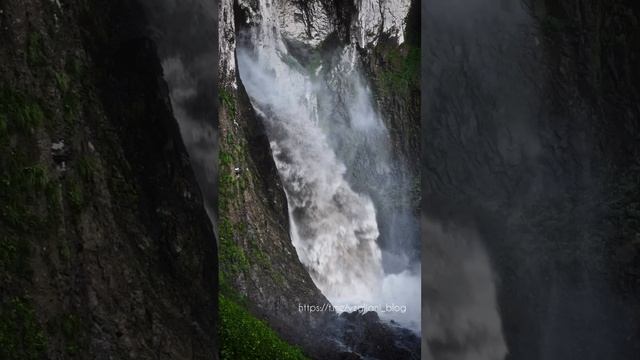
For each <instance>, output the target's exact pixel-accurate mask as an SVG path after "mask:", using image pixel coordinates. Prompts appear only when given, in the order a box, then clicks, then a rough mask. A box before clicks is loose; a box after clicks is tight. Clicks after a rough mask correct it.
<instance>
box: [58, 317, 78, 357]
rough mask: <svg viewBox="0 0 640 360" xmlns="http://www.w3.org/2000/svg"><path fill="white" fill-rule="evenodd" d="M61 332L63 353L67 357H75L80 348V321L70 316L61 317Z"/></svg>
mask: <svg viewBox="0 0 640 360" xmlns="http://www.w3.org/2000/svg"><path fill="white" fill-rule="evenodd" d="M61 332H62V336H63V338H64V341H65V351H66V352H67V354H68V355H75V354H76V353H77V352H78V350H79V348H80V345H79V339H80V337H81V336H82V323H81V322H80V319H79V318H78V317H77V316H75V315H72V314H67V315H65V316H63V318H62V321H61Z"/></svg>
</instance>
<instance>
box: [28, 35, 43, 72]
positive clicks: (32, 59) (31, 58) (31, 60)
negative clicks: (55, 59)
mask: <svg viewBox="0 0 640 360" xmlns="http://www.w3.org/2000/svg"><path fill="white" fill-rule="evenodd" d="M27 63H28V64H29V66H34V67H35V66H43V65H45V64H46V63H47V56H46V54H45V51H44V39H42V34H40V33H39V32H32V33H30V34H29V38H28V39H27Z"/></svg>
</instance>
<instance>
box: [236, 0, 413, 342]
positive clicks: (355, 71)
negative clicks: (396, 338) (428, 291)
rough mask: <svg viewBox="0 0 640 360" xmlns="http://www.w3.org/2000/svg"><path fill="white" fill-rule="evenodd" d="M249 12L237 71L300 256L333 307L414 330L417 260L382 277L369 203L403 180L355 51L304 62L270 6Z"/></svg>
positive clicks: (397, 191)
mask: <svg viewBox="0 0 640 360" xmlns="http://www.w3.org/2000/svg"><path fill="white" fill-rule="evenodd" d="M258 12H259V14H260V16H259V17H256V18H257V19H259V20H256V22H257V24H255V23H254V26H252V27H251V28H250V30H249V31H248V33H247V34H244V35H246V36H247V38H246V39H245V40H244V41H245V42H246V44H245V43H241V44H239V45H238V48H237V59H238V70H239V74H240V77H241V79H242V82H243V84H244V86H245V88H246V90H247V93H248V94H249V96H250V98H251V101H252V104H253V106H254V108H255V110H256V112H257V113H258V114H259V115H260V116H261V117H262V118H263V119H264V121H265V124H266V126H267V130H268V134H269V138H270V143H271V149H272V151H273V155H274V160H275V162H276V166H277V168H278V171H279V173H280V176H281V178H282V182H283V185H284V188H285V192H286V195H287V200H288V205H289V216H290V223H291V238H292V241H293V245H294V246H295V248H296V251H297V253H298V256H299V258H300V261H301V262H302V263H303V264H304V265H305V266H306V267H307V269H308V270H309V273H310V275H311V277H312V279H313V281H314V282H315V284H316V285H317V286H318V288H319V289H320V290H321V291H322V292H323V294H324V295H325V296H326V297H327V298H328V299H329V300H330V301H331V302H332V304H333V305H334V306H336V307H337V308H340V307H341V306H345V305H346V306H359V305H366V306H372V307H375V306H380V308H378V309H375V308H373V309H374V310H377V311H378V312H379V313H380V315H381V316H382V317H383V318H387V319H394V320H397V321H399V322H400V323H402V324H403V325H405V326H407V327H410V328H413V329H416V330H419V326H420V325H419V323H420V275H419V265H418V266H417V268H416V267H415V266H413V267H414V268H411V267H410V266H409V265H408V263H407V264H406V266H405V268H404V269H399V270H398V271H395V272H394V273H392V274H391V273H390V274H385V271H384V267H383V252H382V250H381V248H380V246H379V237H380V229H379V225H378V218H379V215H380V214H378V213H377V209H376V206H375V205H374V201H373V200H372V196H376V199H379V200H377V202H380V201H385V199H387V198H388V197H389V196H392V195H391V194H392V193H393V196H394V197H406V196H408V195H407V194H406V193H408V191H406V189H407V188H408V186H407V183H408V182H407V181H405V180H406V179H405V178H404V177H403V176H399V175H398V174H395V173H394V172H393V169H394V167H393V166H391V164H390V162H391V160H390V140H389V134H388V131H387V129H386V128H385V126H384V123H383V121H382V119H381V118H380V116H379V115H378V113H377V112H376V110H375V108H374V106H373V100H372V95H371V92H370V90H369V88H368V86H367V84H366V81H365V80H364V78H363V77H362V75H361V73H360V68H359V66H360V65H359V61H358V58H357V52H356V49H355V48H354V47H350V46H347V47H345V48H343V49H338V50H337V51H336V52H335V53H334V54H333V55H331V56H329V58H328V59H322V60H318V61H314V62H310V63H313V64H315V65H309V64H307V65H306V67H305V66H303V65H302V64H301V63H300V62H299V61H297V60H296V58H295V57H294V56H292V55H291V54H290V52H289V50H288V48H287V46H286V45H285V40H284V39H283V36H282V34H281V29H283V28H285V24H282V23H281V19H283V18H286V17H282V16H280V15H281V14H280V12H279V11H278V8H277V2H276V3H272V1H271V0H260V2H259V9H258ZM289 26H290V25H289ZM392 188H393V189H394V191H391V189H392ZM402 193H405V194H402ZM386 305H398V306H400V308H399V310H402V307H404V308H406V312H402V311H400V312H385V310H386V309H387V308H386ZM370 309H371V308H370ZM396 309H398V308H396Z"/></svg>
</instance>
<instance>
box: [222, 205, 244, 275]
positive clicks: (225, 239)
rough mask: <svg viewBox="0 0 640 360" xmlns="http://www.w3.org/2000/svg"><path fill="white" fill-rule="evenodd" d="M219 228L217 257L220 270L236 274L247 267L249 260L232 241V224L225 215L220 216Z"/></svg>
mask: <svg viewBox="0 0 640 360" xmlns="http://www.w3.org/2000/svg"><path fill="white" fill-rule="evenodd" d="M218 228H219V237H220V239H219V240H220V246H219V250H220V251H219V254H218V257H219V259H220V268H221V270H222V271H221V272H224V273H226V274H228V275H237V274H238V273H240V272H243V271H246V270H248V269H249V261H248V260H247V257H246V255H245V254H244V251H243V250H242V248H241V247H240V246H238V245H237V244H236V243H235V241H234V237H233V234H234V226H233V225H232V224H231V222H230V221H229V220H228V219H227V217H226V216H221V220H220V224H219V225H218Z"/></svg>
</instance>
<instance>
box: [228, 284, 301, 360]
mask: <svg viewBox="0 0 640 360" xmlns="http://www.w3.org/2000/svg"><path fill="white" fill-rule="evenodd" d="M219 309H220V321H221V326H220V342H221V349H220V354H221V358H222V359H225V360H226V359H234V360H272V359H279V360H290V359H291V360H304V359H307V358H306V357H305V356H304V355H303V353H302V351H301V350H300V349H299V348H297V347H294V346H292V345H290V344H288V343H286V342H285V341H283V340H282V339H281V338H280V337H279V336H278V335H277V334H276V333H275V332H274V331H273V330H272V329H271V328H269V326H268V325H267V324H266V323H265V322H264V321H261V320H259V319H257V318H256V317H254V316H253V315H251V313H249V311H247V310H246V309H245V308H243V307H242V306H241V305H239V304H237V303H236V302H234V301H233V300H231V299H230V298H228V297H226V296H224V295H220V297H219Z"/></svg>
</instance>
